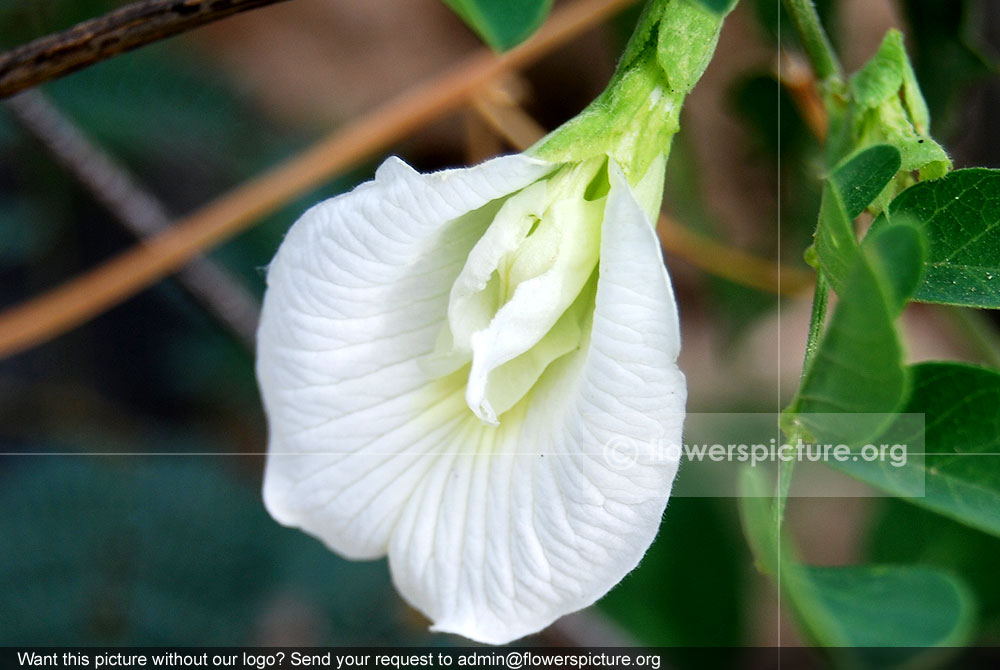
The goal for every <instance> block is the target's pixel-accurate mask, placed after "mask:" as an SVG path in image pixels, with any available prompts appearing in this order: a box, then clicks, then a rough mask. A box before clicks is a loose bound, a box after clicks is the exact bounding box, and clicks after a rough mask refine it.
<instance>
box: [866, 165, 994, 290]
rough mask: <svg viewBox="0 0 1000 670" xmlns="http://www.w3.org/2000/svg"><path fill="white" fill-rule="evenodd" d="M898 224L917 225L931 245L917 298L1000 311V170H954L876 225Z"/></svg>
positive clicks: (905, 197) (917, 189) (903, 199)
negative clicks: (904, 221) (901, 222)
mask: <svg viewBox="0 0 1000 670" xmlns="http://www.w3.org/2000/svg"><path fill="white" fill-rule="evenodd" d="M898 220H906V221H908V222H911V223H914V224H915V225H917V226H918V227H919V228H920V229H921V230H922V231H923V232H924V234H925V235H926V237H927V241H928V259H927V268H926V273H925V274H924V279H923V282H922V283H921V284H920V286H919V287H918V288H917V291H916V293H915V298H916V299H917V300H921V301H924V302H936V303H944V304H948V305H963V306H967V307H989V308H994V309H995V308H1000V170H988V169H985V168H972V169H967V170H956V171H955V172H952V173H951V174H949V175H948V176H946V177H944V178H942V179H938V180H935V181H932V182H923V183H921V184H917V185H915V186H913V187H911V188H909V189H907V190H906V191H904V192H903V193H901V194H900V195H899V197H897V198H896V199H895V200H893V202H892V204H891V205H890V206H889V210H888V216H887V217H885V218H884V220H879V221H876V225H878V226H881V225H884V224H885V223H886V221H888V222H895V221H898Z"/></svg>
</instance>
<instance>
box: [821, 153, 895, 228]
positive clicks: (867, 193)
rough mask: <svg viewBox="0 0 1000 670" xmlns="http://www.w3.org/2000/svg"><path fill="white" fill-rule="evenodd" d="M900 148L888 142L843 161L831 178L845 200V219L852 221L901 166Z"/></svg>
mask: <svg viewBox="0 0 1000 670" xmlns="http://www.w3.org/2000/svg"><path fill="white" fill-rule="evenodd" d="M900 161H901V159H900V155H899V150H897V149H896V148H895V147H893V146H892V145H889V144H876V145H874V146H871V147H868V148H867V149H864V150H863V151H860V152H858V153H857V154H855V155H854V156H851V157H850V158H848V159H847V160H846V161H844V162H843V163H842V164H841V165H840V166H839V167H838V168H837V169H836V170H834V171H833V174H832V175H830V181H832V182H833V184H834V186H836V188H837V191H838V192H839V193H840V197H841V199H842V200H843V202H844V210H845V211H846V213H847V218H848V219H849V220H851V221H853V220H854V219H855V218H857V216H858V215H859V214H861V212H863V211H865V209H866V208H867V207H868V205H870V204H871V203H872V201H873V200H875V198H877V197H878V194H879V193H881V192H882V189H884V188H885V186H886V184H888V183H889V182H890V181H892V178H893V177H894V176H896V173H897V172H898V171H899V167H900Z"/></svg>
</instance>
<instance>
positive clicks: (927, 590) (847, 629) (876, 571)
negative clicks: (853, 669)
mask: <svg viewBox="0 0 1000 670" xmlns="http://www.w3.org/2000/svg"><path fill="white" fill-rule="evenodd" d="M795 578H796V579H801V578H805V579H808V580H809V584H808V586H805V585H803V587H804V588H808V589H810V590H811V592H812V593H811V595H812V596H813V597H814V598H815V601H814V603H813V605H814V606H819V607H821V608H822V609H824V610H825V614H826V616H825V617H823V618H824V619H825V620H826V621H833V622H835V627H833V628H826V629H824V628H820V629H819V630H817V631H815V632H816V633H818V636H819V640H820V642H822V643H823V644H826V645H830V646H842V647H912V648H920V647H933V646H951V645H957V644H961V643H962V641H964V640H965V639H966V638H967V637H968V634H969V632H970V630H971V627H972V621H973V613H974V607H973V604H972V598H971V596H970V594H969V592H968V589H967V588H966V587H965V585H964V583H963V582H961V581H959V580H958V579H957V578H956V577H954V576H952V575H951V574H949V573H946V572H942V571H939V570H936V569H933V568H926V567H910V566H896V565H893V566H883V565H863V566H848V567H808V568H806V569H805V571H803V572H802V573H797V574H796V575H795ZM912 654H913V650H912V649H907V650H906V652H904V654H887V655H885V656H882V657H881V660H883V661H885V660H888V661H890V662H893V663H899V662H902V661H904V660H906V657H908V656H910V655H912ZM862 656H863V657H865V658H870V656H869V655H868V654H862Z"/></svg>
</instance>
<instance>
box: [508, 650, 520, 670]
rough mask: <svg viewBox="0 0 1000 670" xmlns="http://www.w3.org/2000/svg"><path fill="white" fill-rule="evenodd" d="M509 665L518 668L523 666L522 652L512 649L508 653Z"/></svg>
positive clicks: (514, 669)
mask: <svg viewBox="0 0 1000 670" xmlns="http://www.w3.org/2000/svg"><path fill="white" fill-rule="evenodd" d="M507 667H508V668H511V669H512V670H517V669H518V668H520V667H521V652H519V651H512V652H509V653H508V654H507Z"/></svg>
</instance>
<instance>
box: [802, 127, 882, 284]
mask: <svg viewBox="0 0 1000 670" xmlns="http://www.w3.org/2000/svg"><path fill="white" fill-rule="evenodd" d="M899 164H900V157H899V151H897V150H896V149H895V148H894V147H892V146H890V145H888V144H876V145H875V146H872V147H869V148H867V149H864V150H862V151H860V152H858V153H857V154H855V155H854V156H852V157H850V158H848V159H846V160H845V161H843V162H842V163H841V164H840V166H838V167H837V169H835V170H834V171H833V172H832V174H831V175H830V178H829V179H828V180H827V184H826V186H824V188H823V201H822V203H821V205H820V212H819V226H818V227H817V230H816V253H817V255H818V257H819V262H820V265H821V266H822V268H823V271H824V272H826V276H827V278H828V279H829V280H830V283H831V284H832V285H833V288H834V290H836V291H837V293H842V291H843V287H844V282H845V281H846V278H847V274H848V272H849V271H850V268H851V267H852V266H853V265H854V262H855V257H856V256H857V249H858V241H857V238H856V237H855V234H854V227H853V225H852V221H853V220H854V219H855V218H856V217H857V216H858V215H859V214H861V212H863V211H864V210H865V208H866V207H868V205H869V204H871V202H872V201H873V200H875V198H876V197H878V195H879V193H881V192H882V191H883V189H884V188H885V187H886V185H887V184H888V183H889V182H890V181H891V180H892V179H893V177H895V175H896V172H897V171H898V170H899Z"/></svg>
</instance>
